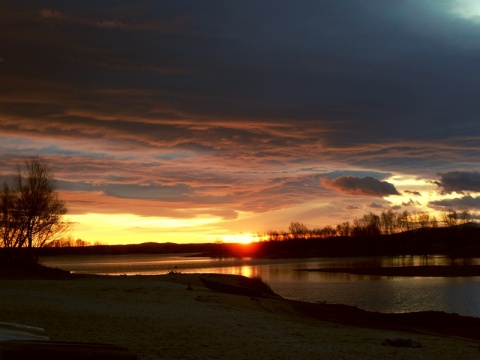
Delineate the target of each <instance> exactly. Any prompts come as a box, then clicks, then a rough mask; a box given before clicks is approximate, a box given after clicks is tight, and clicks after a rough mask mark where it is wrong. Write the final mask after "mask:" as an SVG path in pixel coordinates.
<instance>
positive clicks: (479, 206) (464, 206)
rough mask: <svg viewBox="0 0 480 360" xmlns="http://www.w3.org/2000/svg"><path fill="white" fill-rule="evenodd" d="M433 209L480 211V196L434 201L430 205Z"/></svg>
mask: <svg viewBox="0 0 480 360" xmlns="http://www.w3.org/2000/svg"><path fill="white" fill-rule="evenodd" d="M429 205H430V206H431V207H433V208H437V209H441V210H448V209H459V210H474V211H475V210H476V211H478V210H480V196H479V197H473V196H470V195H467V196H464V197H461V198H456V199H445V200H438V201H432V202H430V204H429Z"/></svg>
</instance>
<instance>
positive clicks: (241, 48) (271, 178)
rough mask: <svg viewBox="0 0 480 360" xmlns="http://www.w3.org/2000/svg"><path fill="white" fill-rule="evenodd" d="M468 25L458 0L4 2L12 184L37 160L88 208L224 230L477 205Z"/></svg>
mask: <svg viewBox="0 0 480 360" xmlns="http://www.w3.org/2000/svg"><path fill="white" fill-rule="evenodd" d="M466 14H468V12H466V10H465V7H463V6H462V3H461V2H451V1H446V0H445V1H444V0H436V1H430V0H428V1H421V2H418V1H403V2H396V3H395V4H392V3H388V4H386V3H384V2H382V1H368V2H358V1H353V0H345V1H341V2H338V1H323V0H320V1H318V0H315V1H313V0H301V1H282V2H278V1H275V2H274V1H270V0H267V1H262V2H261V3H259V2H255V1H249V0H248V1H244V0H241V1H240V0H238V1H237V0H235V1H229V2H221V3H219V2H217V1H215V2H214V1H209V0H206V1H202V2H198V1H194V0H186V1H182V2H178V1H174V0H167V1H161V2H159V1H153V0H146V1H142V2H131V1H123V0H121V1H117V2H114V3H111V2H108V3H102V4H99V3H98V2H93V1H91V0H84V1H69V2H65V1H60V0H53V1H50V2H49V3H48V4H38V2H37V1H33V0H31V1H29V0H27V1H22V3H21V4H15V3H11V4H8V5H4V6H3V8H2V12H1V13H0V42H1V44H2V47H1V49H0V109H1V110H0V154H1V155H2V156H1V157H0V175H1V176H6V175H7V174H9V173H11V171H12V169H15V168H16V166H17V164H18V163H21V162H22V161H23V160H24V159H25V158H27V157H29V156H31V155H34V154H38V155H40V156H44V157H46V158H47V160H49V161H50V162H51V163H52V166H53V169H54V171H55V174H56V176H57V177H58V178H59V183H58V184H59V187H60V189H61V190H62V192H63V195H64V196H65V197H66V198H67V200H68V204H69V207H70V210H71V212H72V213H74V214H76V215H81V214H87V213H94V212H101V213H105V214H115V213H123V214H125V213H133V214H136V215H138V216H143V217H147V216H151V217H159V218H160V217H161V218H172V219H173V218H175V219H180V218H181V219H188V218H190V219H198V218H204V217H206V218H214V219H219V220H218V221H219V222H218V224H217V229H216V230H212V229H209V230H208V231H213V232H215V231H218V232H219V233H221V232H222V231H257V230H261V229H264V228H272V227H280V226H283V225H282V224H284V223H285V222H287V223H288V222H289V221H304V222H306V223H309V224H312V225H314V226H317V225H322V224H324V223H326V222H328V223H332V224H336V223H340V222H342V221H345V220H351V219H352V218H354V217H355V216H359V215H361V214H362V213H363V212H365V211H370V209H371V208H372V207H373V208H378V209H381V208H382V207H383V208H386V207H396V208H405V209H412V210H418V211H429V210H435V209H439V208H442V207H444V206H447V204H446V203H444V201H450V202H451V204H450V205H452V206H453V205H454V204H453V203H452V202H453V201H454V200H452V199H451V197H450V198H449V197H448V196H449V195H452V194H453V193H456V194H460V195H461V196H465V198H464V199H462V200H461V201H463V203H462V204H458V205H459V206H460V205H462V206H467V205H468V204H470V205H469V206H471V207H472V208H476V205H475V201H474V200H472V199H476V196H477V195H476V193H479V192H480V190H479V189H480V185H479V174H478V159H479V158H480V122H479V121H478V114H480V103H479V102H478V98H480V70H479V67H478V58H479V55H480V39H479V37H478V36H477V35H478V31H479V30H480V23H479V22H478V21H476V19H477V18H476V17H475V16H473V15H472V16H467V15H466ZM400 178H401V179H409V181H406V180H404V181H403V182H398V180H397V179H400ZM419 183H422V184H430V187H428V186H427V185H421V186H420V185H418V184H419ZM432 184H436V185H432ZM460 195H459V196H460ZM442 196H443V197H442ZM468 196H470V197H471V199H469V198H468ZM382 198H385V199H382ZM457 201H460V200H457ZM372 205H373V206H372ZM222 229H223V230H222ZM198 231H199V232H202V231H203V230H200V229H199V230H198Z"/></svg>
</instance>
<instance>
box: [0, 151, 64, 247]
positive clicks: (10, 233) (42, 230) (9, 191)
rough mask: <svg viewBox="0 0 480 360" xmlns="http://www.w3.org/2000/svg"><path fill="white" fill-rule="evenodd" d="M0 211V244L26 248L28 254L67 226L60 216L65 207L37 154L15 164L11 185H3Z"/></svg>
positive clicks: (53, 237) (61, 232)
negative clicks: (16, 170) (21, 165)
mask: <svg viewBox="0 0 480 360" xmlns="http://www.w3.org/2000/svg"><path fill="white" fill-rule="evenodd" d="M0 211H1V213H0V236H1V239H0V244H1V246H2V247H4V248H7V249H10V250H12V249H20V248H26V249H27V254H28V256H29V257H31V255H32V251H31V250H32V248H34V247H41V246H43V245H45V244H46V243H47V242H49V241H52V240H54V239H56V238H58V237H59V236H61V235H62V234H64V233H65V231H66V230H67V229H68V227H69V224H68V223H67V222H66V221H64V219H63V217H64V215H65V214H66V212H67V208H66V206H65V204H64V202H63V201H62V200H60V199H59V197H58V194H57V192H56V187H55V180H54V178H53V174H52V172H51V170H50V168H49V166H48V164H47V163H46V162H45V160H43V159H41V158H38V157H36V158H32V159H30V160H28V161H26V163H25V164H24V166H23V167H19V169H18V173H17V175H16V176H15V179H14V181H13V185H12V186H10V185H9V184H7V183H4V184H3V188H2V190H1V193H0ZM10 254H13V252H12V251H10Z"/></svg>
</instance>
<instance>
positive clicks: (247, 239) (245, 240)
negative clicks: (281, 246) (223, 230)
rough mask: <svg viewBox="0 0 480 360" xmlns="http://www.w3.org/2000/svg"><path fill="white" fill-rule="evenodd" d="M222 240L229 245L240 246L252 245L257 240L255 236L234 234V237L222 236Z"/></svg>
mask: <svg viewBox="0 0 480 360" xmlns="http://www.w3.org/2000/svg"><path fill="white" fill-rule="evenodd" d="M221 238H222V240H223V241H224V242H229V243H238V244H251V243H252V242H253V241H255V240H256V239H257V238H256V236H255V235H253V234H234V235H222V236H221Z"/></svg>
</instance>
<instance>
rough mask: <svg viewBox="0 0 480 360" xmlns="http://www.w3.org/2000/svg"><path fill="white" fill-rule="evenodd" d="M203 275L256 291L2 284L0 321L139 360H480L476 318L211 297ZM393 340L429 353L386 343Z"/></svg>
mask: <svg viewBox="0 0 480 360" xmlns="http://www.w3.org/2000/svg"><path fill="white" fill-rule="evenodd" d="M202 277H209V278H212V279H214V280H216V281H222V282H226V283H228V284H234V285H235V284H238V282H239V281H241V282H242V286H251V284H250V283H248V281H249V280H246V279H248V278H244V277H242V276H239V275H220V274H198V273H197V274H181V273H174V274H165V275H138V276H103V275H102V276H98V275H79V276H77V275H74V276H72V277H71V278H69V279H65V278H64V279H30V280H29V279H26V278H23V279H5V278H4V279H1V280H0V304H2V307H1V308H0V321H3V322H16V323H21V324H25V325H30V326H37V327H40V328H44V329H45V330H46V331H47V333H48V334H49V335H50V338H51V339H52V340H57V341H77V342H78V341H80V342H97V343H98V342H100V343H108V344H114V345H118V346H122V347H126V348H128V349H129V350H130V351H131V352H133V353H136V354H137V355H138V358H139V359H140V360H146V359H160V358H162V359H175V358H182V359H198V358H209V359H224V358H225V356H226V354H228V357H229V358H230V359H232V360H235V359H247V358H263V359H278V357H279V354H282V355H283V356H284V358H305V359H310V358H312V359H313V358H319V357H321V358H323V359H338V358H347V359H350V358H352V359H353V358H355V359H391V358H405V357H407V356H408V357H409V358H413V359H415V358H422V359H432V360H433V359H438V358H442V359H444V358H446V357H445V355H446V354H448V355H449V356H450V357H451V358H452V359H455V358H462V359H470V358H471V359H474V358H475V359H478V341H480V336H477V334H478V335H480V318H466V317H461V316H459V315H452V314H444V313H436V312H425V313H411V314H380V313H371V312H366V311H363V310H360V309H358V308H355V307H351V306H346V305H334V304H314V303H305V302H301V301H293V300H287V299H283V298H281V297H276V296H271V294H268V293H267V294H265V296H263V295H262V296H245V295H233V294H228V293H223V292H218V291H212V290H210V289H207V288H206V287H205V286H204V285H203V283H202V281H201V278H202ZM245 281H247V283H245ZM262 292H263V290H262ZM472 334H473V338H472ZM397 338H403V339H405V338H407V339H413V340H414V341H415V342H419V343H421V344H422V346H423V347H422V348H421V349H412V348H394V347H390V346H385V345H382V344H383V342H384V341H385V340H387V339H397ZM395 354H396V355H395ZM416 356H418V357H416ZM447 358H448V357H447Z"/></svg>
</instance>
